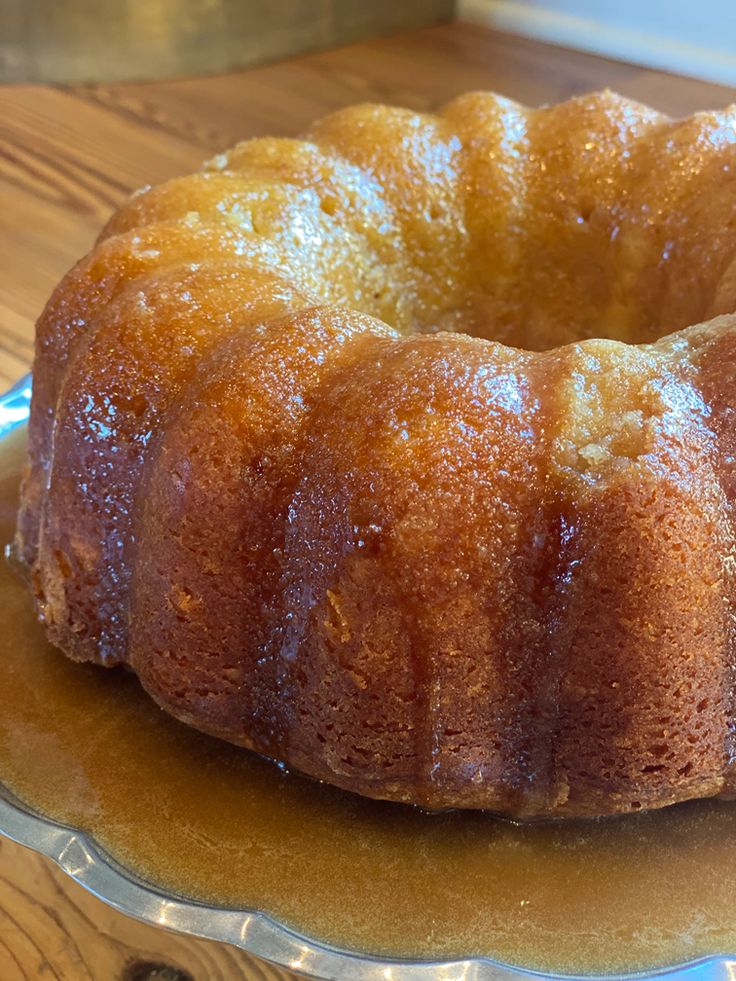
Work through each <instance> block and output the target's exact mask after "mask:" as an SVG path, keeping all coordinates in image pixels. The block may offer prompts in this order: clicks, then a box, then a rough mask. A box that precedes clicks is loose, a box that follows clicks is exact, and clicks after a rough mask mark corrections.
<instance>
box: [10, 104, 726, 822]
mask: <svg viewBox="0 0 736 981" xmlns="http://www.w3.org/2000/svg"><path fill="white" fill-rule="evenodd" d="M735 127H736V109H730V110H727V111H724V112H708V113H702V114H698V115H696V116H693V117H692V118H689V119H686V120H684V121H680V122H676V121H672V120H670V119H668V118H666V117H665V116H662V115H660V114H658V113H656V112H654V111H652V110H650V109H647V108H644V107H642V106H639V105H636V104H634V103H632V102H629V101H627V100H625V99H623V98H620V97H618V96H616V95H613V94H611V93H602V94H598V95H591V96H588V97H584V98H578V99H574V100H571V101H569V102H566V103H564V104H562V105H558V106H554V107H551V108H544V109H540V110H529V109H526V108H524V107H522V106H519V105H517V104H515V103H513V102H510V101H508V100H506V99H503V98H499V97H497V96H495V95H490V94H484V93H474V94H469V95H466V96H463V97H461V98H459V99H456V100H455V101H454V102H451V103H450V104H449V105H447V106H446V107H445V108H444V109H442V110H441V111H440V112H439V113H438V114H437V115H422V114H417V113H413V112H409V111H405V110H401V109H394V108H387V107H383V106H373V105H367V106H357V107H354V108H350V109H347V110H343V111H340V112H337V113H335V114H334V115H331V116H329V117H327V118H326V119H323V120H322V121H320V122H318V123H316V124H315V125H314V126H313V128H312V129H311V131H310V132H309V133H308V135H307V136H306V137H305V139H303V140H293V139H254V140H250V141H248V142H245V143H242V144H240V145H238V146H236V147H235V148H234V149H233V150H231V151H230V152H228V153H224V154H221V155H219V156H217V157H215V158H214V159H213V160H211V161H210V162H209V163H207V164H206V165H205V166H204V169H203V170H202V171H201V172H200V173H197V174H194V175H193V176H190V177H183V178H179V179H175V180H172V181H169V182H168V183H166V184H164V185H162V186H160V187H156V188H152V189H145V190H143V191H142V192H139V193H138V194H136V195H135V196H134V197H133V198H132V200H131V201H130V202H129V203H128V204H127V205H126V206H124V207H123V208H122V209H121V210H120V211H119V212H118V213H117V214H116V215H115V216H114V217H113V218H112V220H111V221H110V222H109V224H108V226H107V228H106V229H105V231H104V232H103V234H102V236H101V238H100V240H99V242H98V243H97V246H96V248H95V249H94V250H93V251H92V253H91V254H90V255H89V256H88V257H87V258H86V259H84V260H82V262H80V263H79V264H78V265H77V266H76V267H75V268H74V269H73V270H72V271H71V272H70V273H69V274H68V276H67V277H66V278H65V279H64V281H63V282H62V283H61V285H60V286H59V287H58V289H57V290H56V292H55V293H54V295H53V296H52V298H51V300H50V302H49V304H48V306H47V308H46V310H45V312H44V314H43V316H42V317H41V319H40V321H39V324H38V331H37V353H36V361H35V369H34V372H35V378H34V392H33V408H32V415H31V421H30V433H29V440H30V443H29V462H28V468H27V473H26V476H25V481H24V488H23V495H22V507H21V511H20V516H19V525H18V536H17V543H16V550H17V553H18V554H19V556H20V557H21V558H22V559H23V561H25V562H26V563H27V564H28V566H29V567H30V569H31V575H32V582H33V585H34V589H35V594H36V598H37V602H38V609H39V613H40V616H41V619H42V620H43V622H44V624H45V627H46V630H47V632H48V636H49V638H50V639H51V640H52V641H53V643H55V644H57V645H58V646H59V647H60V648H61V649H62V650H63V651H65V652H66V653H67V654H68V655H69V656H70V657H72V658H75V659H78V660H83V661H97V662H99V663H102V664H106V665H114V664H121V663H122V664H127V665H129V666H130V667H131V668H132V669H133V670H134V671H135V672H136V673H137V674H138V676H139V677H140V680H141V682H142V683H143V685H144V686H145V688H146V689H147V690H148V691H149V692H150V694H151V695H152V696H153V697H154V698H155V699H156V700H157V702H158V703H159V704H160V705H161V706H162V707H163V708H165V709H166V710H167V711H169V712H171V713H172V714H173V715H174V716H176V717H177V718H179V719H181V720H184V721H185V722H187V723H189V724H191V725H193V726H196V727H197V728H199V729H201V730H204V731H205V732H208V733H212V734H215V735H217V736H220V737H222V738H224V739H227V740H230V741H232V742H234V743H238V744H242V745H243V746H247V747H250V748H252V749H255V750H257V751H259V752H260V753H263V754H265V755H267V756H269V757H273V758H275V759H278V760H280V761H282V762H283V763H285V764H286V765H287V766H289V767H294V768H298V769H299V770H302V771H304V772H305V773H308V774H311V775H313V776H315V777H318V778H321V779H323V780H325V781H328V782H329V783H332V784H336V785H338V786H340V787H344V788H348V789H350V790H353V791H357V792H359V793H362V794H366V795H369V796H371V797H377V798H386V799H390V800H396V801H407V802H412V803H415V804H420V805H423V806H425V807H429V808H444V807H474V808H489V809H492V810H494V811H500V812H504V813H506V814H510V815H515V816H523V815H561V816H562V815H602V814H608V813H613V812H617V811H628V810H632V809H638V808H649V807H659V806H662V805H665V804H670V803H672V802H675V801H680V800H685V799H688V798H693V797H706V796H714V795H728V794H729V793H731V794H732V793H734V792H736V762H734V759H735V757H736V731H735V724H734V708H735V702H736V695H735V693H736V670H735V668H736V654H735V637H736V635H735V629H736V628H735V624H736V620H735V614H736V593H735V586H734V571H735V569H736V552H735V551H734V529H735V521H736V516H735V513H734V501H735V500H736V426H735V425H734V419H735V418H736V416H735V413H736V317H735V316H732V315H730V314H731V313H732V311H733V310H734V308H736V129H735ZM713 318H715V319H713ZM703 321H707V323H703ZM692 325H695V326H692Z"/></svg>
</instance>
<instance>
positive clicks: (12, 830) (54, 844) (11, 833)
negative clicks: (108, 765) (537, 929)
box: [0, 375, 736, 981]
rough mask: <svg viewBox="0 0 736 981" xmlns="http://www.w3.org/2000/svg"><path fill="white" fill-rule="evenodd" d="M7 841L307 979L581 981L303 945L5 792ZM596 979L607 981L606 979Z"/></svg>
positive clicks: (16, 402)
mask: <svg viewBox="0 0 736 981" xmlns="http://www.w3.org/2000/svg"><path fill="white" fill-rule="evenodd" d="M30 399H31V376H30V375H26V376H25V377H24V378H22V379H21V380H20V381H19V382H18V383H17V384H16V385H14V386H13V388H11V389H10V391H9V392H7V393H6V394H5V395H3V396H0V439H1V438H2V437H3V436H6V435H7V434H8V433H9V432H10V431H11V430H13V429H15V428H16V427H17V426H19V425H21V424H22V423H24V422H25V421H26V420H27V419H28V414H29V410H30ZM0 834H2V835H5V836H6V837H8V838H11V839H12V840H13V841H17V842H19V843H20V844H21V845H25V846H26V847H27V848H32V849H33V850H34V851H36V852H40V853H41V854H43V855H47V856H48V857H49V858H50V859H52V860H53V861H54V862H56V864H57V865H59V866H60V868H62V869H63V870H64V872H66V873H67V875H70V876H71V877H72V879H74V880H76V881H77V882H78V883H79V884H80V885H82V886H84V887H85V889H89V891H90V892H92V893H94V894H95V895H96V896H98V897H99V898H100V899H101V900H102V901H103V902H105V903H108V905H110V906H113V907H114V908H115V909H117V910H120V911H121V912H122V913H126V914H127V915H128V916H133V917H135V918H136V919H138V920H142V921H143V922H145V923H151V924H154V925H155V926H162V927H165V928H166V929H169V930H176V931H178V932H179V933H185V934H190V935H191V936H195V937H206V938H208V939H210V940H220V941H223V942H224V943H229V944H233V945H234V946H236V947H241V948H242V949H243V950H246V951H248V952H249V953H251V954H255V955H256V956H257V957H262V958H264V959H265V960H268V961H271V962H272V963H274V964H278V965H279V966H281V967H285V968H289V969H290V970H292V971H295V972H296V973H298V974H303V975H306V976H307V977H312V978H318V979H323V981H333V979H334V981H339V979H346V981H347V979H349V981H523V979H540V978H563V977H564V978H565V979H566V981H574V979H573V976H572V975H548V974H540V973H539V972H537V971H529V970H524V969H523V968H519V967H511V966H509V965H506V964H501V963H499V962H497V961H493V960H491V959H490V958H485V957H471V958H468V959H466V960H454V961H441V962H437V961H436V962H427V961H423V962H411V961H406V960H383V959H380V958H375V957H370V956H368V955H362V954H360V953H357V952H351V951H346V950H337V949H335V948H333V947H329V946H327V945H325V944H321V943H320V942H319V941H318V940H313V939H312V938H310V937H302V936H300V935H299V934H297V933H294V932H293V931H292V930H289V929H288V928H287V927H285V926H284V925H283V924H281V923H279V922H277V921H276V920H274V919H272V918H271V917H270V916H267V915H266V914H265V913H260V912H258V911H256V910H248V909H223V908H220V907H217V906H205V905H203V904H202V903H197V902H194V901H192V900H188V899H184V898H182V897H180V896H175V895H169V894H166V893H164V892H162V891H161V890H159V889H156V888H154V887H152V886H151V885H149V884H148V883H146V882H144V881H143V880H142V879H140V878H138V877H137V876H136V875H134V874H133V873H132V872H130V871H129V870H127V869H125V868H123V867H122V866H121V865H120V864H119V863H118V862H116V861H115V859H113V858H112V857H111V856H110V855H108V854H106V852H105V851H104V850H103V849H102V848H100V846H99V845H98V844H97V842H96V841H95V840H94V838H93V837H92V836H91V835H89V834H87V833H85V832H84V831H81V830H79V829H78V828H70V827H67V826H65V825H62V824H58V823H57V822H55V821H52V820H49V819H48V818H46V817H42V816H41V815H39V814H37V813H35V812H34V811H33V810H32V809H31V808H29V807H27V806H26V805H25V804H23V803H22V802H21V801H19V800H18V799H17V798H16V797H14V796H13V794H11V793H10V791H9V790H7V788H5V787H3V786H2V784H0ZM614 977H615V978H616V979H617V981H622V979H624V978H658V979H662V981H664V979H667V981H675V979H678V981H686V979H687V981H736V955H734V956H729V957H725V956H724V957H710V958H706V959H703V960H699V961H695V962H691V963H690V964H686V965H678V966H664V965H663V967H662V968H661V969H660V970H657V971H650V972H646V973H640V974H634V975H615V976H614V975H609V976H608V979H610V981H612V979H613V978H614ZM596 978H598V979H601V981H602V976H601V975H596ZM578 981H580V979H579V978H578Z"/></svg>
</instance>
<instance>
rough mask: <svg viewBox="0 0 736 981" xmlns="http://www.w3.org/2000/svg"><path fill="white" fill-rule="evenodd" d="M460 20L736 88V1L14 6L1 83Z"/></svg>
mask: <svg viewBox="0 0 736 981" xmlns="http://www.w3.org/2000/svg"><path fill="white" fill-rule="evenodd" d="M454 17H457V18H459V19H461V20H464V21H465V22H466V23H477V24H483V25H486V26H488V27H492V28H496V29H499V30H503V31H509V32H511V33H513V34H517V35H521V36H525V37H533V38H538V39H540V40H543V41H547V42H550V43H553V44H558V45H565V46H568V47H572V48H578V49H580V50H583V51H594V52H597V53H599V54H604V55H608V56H612V57H615V58H621V59H623V60H625V61H629V62H633V63H636V64H644V65H650V66H652V67H655V68H662V69H666V70H668V71H674V72H679V73H681V74H685V75H693V76H695V77H698V78H703V79H709V80H711V81H714V82H721V83H723V84H726V85H734V84H736V9H735V8H734V4H733V0H701V2H700V3H692V2H685V0H2V2H0V81H2V82H56V83H79V82H110V81H124V80H137V81H142V80H146V79H154V78H169V77H177V76H182V75H194V74H203V73H212V72H222V71H227V70H231V69H235V68H245V67H248V66H250V65H256V64H262V63H264V62H266V61H269V60H272V59H275V58H280V57H284V56H286V55H293V54H297V53H300V52H304V51H313V50H317V49H320V48H326V47H329V46H331V45H335V44H344V43H346V42H348V41H356V40H360V39H364V38H369V37H374V36H379V35H384V34H389V33H392V32H395V31H399V30H408V29H410V28H417V27H422V26H427V25H429V24H437V23H442V22H447V21H449V20H451V19H453V18H454Z"/></svg>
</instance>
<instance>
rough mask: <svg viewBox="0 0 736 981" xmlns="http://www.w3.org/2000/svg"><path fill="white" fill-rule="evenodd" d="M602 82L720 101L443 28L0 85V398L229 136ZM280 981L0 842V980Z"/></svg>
mask: <svg viewBox="0 0 736 981" xmlns="http://www.w3.org/2000/svg"><path fill="white" fill-rule="evenodd" d="M604 86H609V87H611V88H613V89H617V90H618V91H620V92H621V93H623V94H624V95H627V96H630V97H632V98H636V99H640V100H642V101H644V102H648V103H650V104H652V105H654V106H656V107H657V108H659V109H662V110H664V111H666V112H670V113H673V114H677V115H683V114H687V113H690V112H693V111H695V110H697V109H704V108H714V107H720V106H723V105H726V104H727V103H729V102H731V101H734V99H735V97H736V93H735V92H734V90H732V89H726V88H722V87H719V86H716V85H710V84H706V83H701V82H695V81H692V80H686V79H681V78H676V77H674V76H670V75H665V74H662V73H660V72H655V71H647V70H645V69H641V68H636V67H632V66H631V65H624V64H620V63H617V62H612V61H606V60H604V59H601V58H597V57H593V56H590V55H584V54H578V53H574V52H570V51H565V50H563V49H559V48H552V47H549V46H546V45H542V44H538V43H536V42H532V41H524V40H520V39H517V38H511V37H508V36H505V35H501V34H496V33H493V32H491V31H487V30H482V29H480V28H476V27H471V26H469V25H463V24H454V25H451V26H446V27H435V28H430V29H427V30H423V31H418V32H414V33H410V34H403V35H398V36H394V37H390V38H385V39H382V40H376V41H371V42H368V43H361V44H356V45H351V46H349V47H345V48H341V49H338V50H332V51H328V52H324V53H320V54H313V55H309V56H306V57H301V58H294V59H291V60H289V61H287V62H282V63H280V64H277V65H271V66H267V67H265V68H258V69H254V70H251V71H247V72H240V73H236V74H231V75H223V76H219V77H215V78H207V79H193V80H187V81H176V82H163V83H155V84H145V85H121V86H112V87H105V86H84V87H79V88H73V89H68V90H63V89H54V88H48V87H31V86H22V87H17V88H5V89H0V388H3V387H5V385H6V384H9V383H10V382H12V381H13V380H15V379H16V378H17V377H18V376H19V375H20V374H22V373H23V372H25V371H27V370H28V367H29V366H30V363H31V358H32V350H33V324H34V321H35V319H36V317H37V316H38V313H39V312H40V310H41V308H42V306H43V304H44V301H45V300H46V298H47V296H48V295H49V293H50V292H51V290H52V288H53V286H54V285H55V284H56V282H57V281H58V280H59V279H60V277H61V276H62V274H63V273H64V272H65V271H66V270H67V269H68V268H69V266H70V265H72V263H73V262H74V261H75V260H76V259H77V258H78V257H79V256H81V255H82V254H83V253H84V252H86V251H87V250H88V248H89V247H90V245H91V244H92V241H93V239H94V237H95V235H96V233H97V232H98V230H99V228H100V226H101V224H102V222H103V221H104V219H105V218H106V217H107V215H108V214H109V212H110V211H111V210H112V209H113V208H115V207H116V206H117V205H118V204H120V202H121V201H123V200H124V198H125V197H126V195H127V194H128V193H129V192H130V191H131V190H133V189H134V188H137V187H139V186H141V185H143V184H147V183H151V184H152V183H156V182H158V181H161V180H164V179H165V178H168V177H171V176H172V175H174V174H180V173H187V172H188V171H190V170H192V169H194V168H195V167H197V165H198V164H199V162H200V161H201V160H202V159H203V158H204V157H206V156H209V155H211V154H212V153H214V152H216V151H218V150H221V149H223V148H225V147H227V146H229V145H230V144H232V143H234V142H235V141H236V140H238V139H243V138H245V137H249V136H257V135H262V134H267V133H273V134H284V135H293V134H297V133H299V132H300V131H301V130H303V129H304V128H305V127H306V125H307V124H308V123H309V121H310V120H311V119H313V118H315V117H317V116H320V115H322V114H324V113H326V112H329V111H331V110H333V109H337V108H339V107H340V106H344V105H348V104H350V103H352V102H359V101H364V100H373V101H381V102H391V103H397V104H402V105H406V106H410V107H412V108H415V109H432V108H433V107H435V106H437V105H438V104H439V103H441V102H443V101H445V100H447V99H450V98H452V97H453V96H455V95H457V94H458V93H460V92H463V91H466V90H467V89H473V88H483V89H494V90H496V91H498V92H501V93H503V94H504V95H508V96H511V97H512V98H516V99H519V100H521V101H524V102H528V103H530V104H538V103H542V102H553V101H557V100H559V99H564V98H567V97H568V96H571V95H573V94H575V93H578V92H584V91H587V90H590V89H595V88H602V87H604ZM45 977H48V978H58V979H60V981H61V979H63V981H82V979H90V981H108V979H109V981H118V979H120V981H180V979H182V978H190V977H191V978H194V979H196V981H225V979H227V981H231V979H236V978H246V979H248V981H259V979H263V981H265V979H269V981H276V979H278V981H285V979H287V978H290V977H292V975H290V974H288V973H287V972H285V971H281V970H278V969H276V968H272V967H269V966H268V965H265V964H261V963H260V962H258V963H257V962H256V961H254V960H253V958H250V957H248V956H247V955H245V954H243V953H242V952H240V951H236V950H234V949H232V948H227V947H224V946H223V945H219V944H215V943H211V942H207V941H197V940H191V939H188V938H184V937H178V936H174V935H172V934H167V933H164V932H162V931H159V930H156V929H155V928H153V927H148V926H143V925H141V924H139V923H136V922H135V921H133V920H130V919H127V918H126V917H123V916H121V915H120V914H118V913H115V912H113V911H112V910H110V909H108V908H107V907H106V906H104V905H103V904H102V903H100V902H99V901H98V900H97V899H95V898H94V897H92V896H90V895H88V894H87V893H85V892H84V890H82V889H81V888H80V887H79V886H77V885H76V884H75V883H73V882H71V881H70V880H69V879H67V878H66V876H64V875H63V874H62V873H61V872H59V871H58V870H57V869H56V868H55V867H53V866H52V864H51V863H50V862H48V861H46V860H45V859H42V858H39V857H38V856H34V855H32V854H31V853H29V852H27V851H25V850H24V849H22V848H20V847H18V846H16V845H13V844H11V843H9V842H5V841H2V842H0V978H1V979H2V981H16V979H21V978H33V979H36V978H45Z"/></svg>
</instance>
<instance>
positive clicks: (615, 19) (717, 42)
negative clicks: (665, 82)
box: [458, 0, 736, 86]
mask: <svg viewBox="0 0 736 981" xmlns="http://www.w3.org/2000/svg"><path fill="white" fill-rule="evenodd" d="M458 7H459V15H460V18H461V19H462V20H470V21H474V22H476V23H482V24H488V25H490V26H493V27H497V28H498V29H499V30H505V31H511V32H512V33H515V34H522V35H525V36H527V37H535V38H540V39H541V40H544V41H550V42H552V43H553V44H562V45H566V46H568V47H571V48H581V49H583V50H585V51H595V52H596V53H598V54H604V55H609V56H610V57H613V58H620V59H621V60H623V61H632V62H635V63H636V64H642V65H648V66H651V67H653V68H663V69H666V70H669V71H673V72H678V73H680V74H683V75H693V76H695V77H697V78H705V79H709V80H710V81H714V82H721V83H722V84H724V85H733V86H736V0H687V2H686V0H459V4H458Z"/></svg>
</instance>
